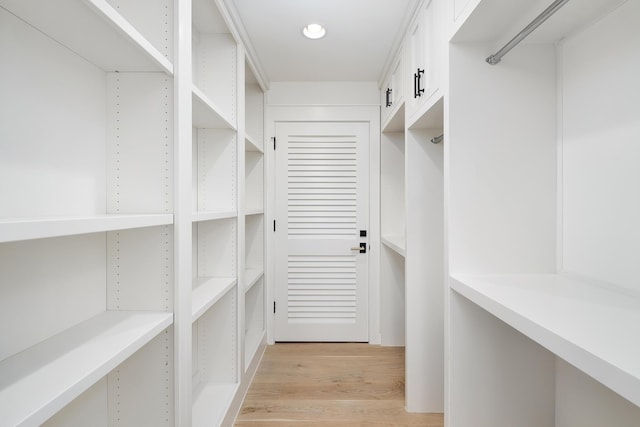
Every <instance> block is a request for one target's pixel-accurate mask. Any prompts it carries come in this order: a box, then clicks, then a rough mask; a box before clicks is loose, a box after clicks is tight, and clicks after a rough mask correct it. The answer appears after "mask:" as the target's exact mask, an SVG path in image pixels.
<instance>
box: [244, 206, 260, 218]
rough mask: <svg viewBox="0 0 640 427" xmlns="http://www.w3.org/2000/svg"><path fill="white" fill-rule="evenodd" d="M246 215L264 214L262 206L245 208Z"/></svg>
mask: <svg viewBox="0 0 640 427" xmlns="http://www.w3.org/2000/svg"><path fill="white" fill-rule="evenodd" d="M244 214H245V215H246V216H251V215H263V214H264V208H247V210H246V211H245V213H244Z"/></svg>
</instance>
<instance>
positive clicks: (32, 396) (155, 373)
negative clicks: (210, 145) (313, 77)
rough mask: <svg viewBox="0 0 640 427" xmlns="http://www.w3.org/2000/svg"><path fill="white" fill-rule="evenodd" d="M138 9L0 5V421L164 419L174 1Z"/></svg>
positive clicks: (168, 409) (169, 329) (168, 414)
mask: <svg viewBox="0 0 640 427" xmlns="http://www.w3.org/2000/svg"><path fill="white" fill-rule="evenodd" d="M137 6H140V7H142V8H143V9H145V10H148V11H149V14H150V15H149V16H145V14H141V13H139V10H137V9H136V8H135V7H129V6H127V5H120V4H119V2H116V1H112V2H106V1H99V0H94V1H86V2H82V1H68V2H56V3H55V4H52V3H51V2H46V1H31V2H19V1H9V0H7V1H2V2H0V28H2V30H1V32H2V37H0V55H1V56H2V57H3V67H2V69H1V70H0V92H2V94H3V96H2V100H1V101H0V140H1V141H2V143H1V144H0V181H1V182H2V183H1V184H0V197H1V198H2V200H3V202H2V205H1V207H0V284H1V285H0V322H1V324H2V325H3V326H2V330H1V332H0V335H1V336H2V340H1V342H2V345H1V346H0V413H2V420H1V421H0V423H1V424H2V425H40V424H45V425H96V426H101V425H112V424H114V423H115V420H118V423H119V424H121V425H131V426H134V425H142V424H147V423H151V424H153V425H157V426H161V425H173V418H174V417H173V410H174V409H173V408H174V391H173V390H174V385H173V379H174V377H173V315H172V313H173V310H174V300H173V291H174V278H173V268H174V264H173V261H174V258H173V235H174V226H173V215H172V214H173V203H174V195H173V193H174V189H173V150H174V133H173V131H174V129H173V110H174V105H173V102H174V101H173V95H174V92H173V87H174V80H173V65H172V56H173V53H172V50H173V4H172V2H152V1H147V2H145V1H141V2H138V4H137ZM151 15H153V16H157V15H162V16H163V18H162V19H154V18H151Z"/></svg>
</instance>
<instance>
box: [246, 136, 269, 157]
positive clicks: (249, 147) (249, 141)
mask: <svg viewBox="0 0 640 427" xmlns="http://www.w3.org/2000/svg"><path fill="white" fill-rule="evenodd" d="M244 141H245V144H244V149H245V151H254V152H258V153H262V154H264V149H263V148H262V147H261V146H259V145H258V143H257V140H256V139H255V138H254V137H253V136H251V135H249V134H246V135H245V137H244Z"/></svg>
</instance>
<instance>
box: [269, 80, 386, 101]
mask: <svg viewBox="0 0 640 427" xmlns="http://www.w3.org/2000/svg"><path fill="white" fill-rule="evenodd" d="M267 105H380V92H379V91H378V83H376V82H273V83H271V87H270V89H269V92H268V93H267Z"/></svg>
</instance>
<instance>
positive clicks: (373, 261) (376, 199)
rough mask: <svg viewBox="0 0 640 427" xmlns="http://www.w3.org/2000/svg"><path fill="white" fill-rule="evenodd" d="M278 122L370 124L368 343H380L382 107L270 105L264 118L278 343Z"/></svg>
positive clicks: (269, 269) (271, 294)
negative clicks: (275, 146) (275, 225)
mask: <svg viewBox="0 0 640 427" xmlns="http://www.w3.org/2000/svg"><path fill="white" fill-rule="evenodd" d="M276 122H366V123H368V124H369V178H370V181H369V236H368V237H369V238H368V242H369V245H370V251H369V343H371V344H380V274H379V273H380V272H379V266H380V107H379V106H269V105H267V107H266V120H265V131H266V133H265V150H264V151H265V180H266V182H265V226H266V228H267V236H266V242H265V244H266V246H267V250H266V255H267V256H266V260H265V278H266V285H267V287H266V291H267V292H266V301H267V307H266V308H267V311H266V312H267V341H268V343H269V344H273V343H274V342H275V332H274V331H275V330H274V326H275V325H274V324H275V322H274V320H275V317H274V314H273V301H275V288H274V285H275V250H276V248H275V238H274V233H273V220H274V218H275V215H276V209H275V207H276V203H275V191H274V188H275V182H276V179H275V155H274V150H273V140H272V139H271V138H272V137H273V136H274V135H275V124H276Z"/></svg>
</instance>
